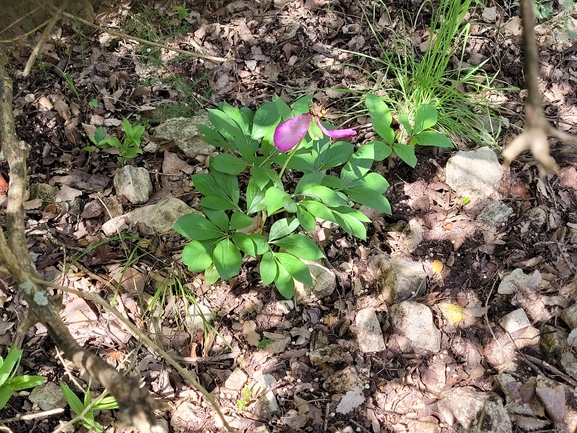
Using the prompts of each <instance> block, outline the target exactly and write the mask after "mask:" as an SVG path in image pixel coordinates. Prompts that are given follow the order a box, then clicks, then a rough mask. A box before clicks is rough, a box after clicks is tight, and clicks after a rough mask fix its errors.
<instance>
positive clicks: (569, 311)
mask: <svg viewBox="0 0 577 433" xmlns="http://www.w3.org/2000/svg"><path fill="white" fill-rule="evenodd" d="M561 319H563V321H564V322H565V323H566V324H567V325H568V326H569V328H570V329H575V328H577V304H573V305H571V306H570V307H567V308H565V309H564V310H563V311H562V312H561Z"/></svg>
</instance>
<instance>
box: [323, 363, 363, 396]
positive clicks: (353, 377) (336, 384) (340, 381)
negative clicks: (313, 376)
mask: <svg viewBox="0 0 577 433" xmlns="http://www.w3.org/2000/svg"><path fill="white" fill-rule="evenodd" d="M364 385H365V384H364V382H363V379H362V378H361V376H360V374H359V372H358V371H357V369H356V368H355V367H353V366H352V365H350V366H348V367H345V368H344V369H343V370H340V371H337V372H335V373H333V374H331V375H330V376H329V377H327V379H326V380H325V381H324V383H323V388H324V389H326V390H327V391H330V392H333V393H338V394H345V393H346V392H348V391H350V390H351V389H353V388H360V389H362V388H364Z"/></svg>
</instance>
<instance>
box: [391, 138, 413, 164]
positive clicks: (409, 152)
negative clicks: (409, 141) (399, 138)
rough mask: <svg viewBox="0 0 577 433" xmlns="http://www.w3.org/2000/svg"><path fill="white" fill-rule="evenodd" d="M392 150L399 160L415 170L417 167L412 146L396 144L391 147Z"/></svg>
mask: <svg viewBox="0 0 577 433" xmlns="http://www.w3.org/2000/svg"><path fill="white" fill-rule="evenodd" d="M393 149H394V150H395V153H396V154H397V155H398V156H399V158H401V159H402V160H403V161H405V162H406V163H407V164H408V165H410V166H411V167H413V168H415V166H416V165H417V156H416V155H415V148H414V147H413V146H407V145H406V144H401V143H397V144H395V145H394V146H393Z"/></svg>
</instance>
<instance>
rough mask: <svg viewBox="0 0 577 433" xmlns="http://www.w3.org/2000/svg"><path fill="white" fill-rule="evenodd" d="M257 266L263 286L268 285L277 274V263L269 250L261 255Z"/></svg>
mask: <svg viewBox="0 0 577 433" xmlns="http://www.w3.org/2000/svg"><path fill="white" fill-rule="evenodd" d="M259 268H260V278H261V279H262V285H263V286H268V285H269V284H270V283H272V282H273V281H274V280H276V278H277V275H278V265H277V263H276V261H275V259H274V255H273V253H272V252H271V251H269V252H267V253H265V254H264V255H263V256H262V259H261V261H260V265H259Z"/></svg>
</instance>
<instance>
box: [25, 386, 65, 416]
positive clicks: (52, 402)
mask: <svg viewBox="0 0 577 433" xmlns="http://www.w3.org/2000/svg"><path fill="white" fill-rule="evenodd" d="M28 400H30V401H31V402H32V403H34V404H37V405H38V406H39V407H40V409H42V410H52V409H55V408H57V407H64V406H65V405H66V397H64V393H63V392H62V388H60V387H59V386H58V385H56V384H55V383H54V382H47V383H43V384H42V385H38V386H37V387H36V388H34V389H33V390H32V392H31V393H30V395H29V396H28Z"/></svg>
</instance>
